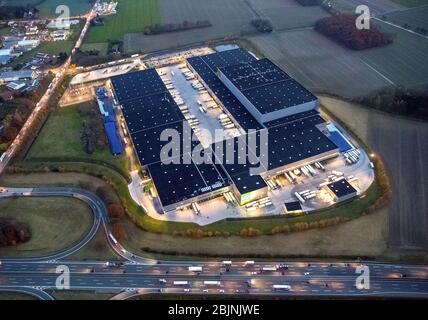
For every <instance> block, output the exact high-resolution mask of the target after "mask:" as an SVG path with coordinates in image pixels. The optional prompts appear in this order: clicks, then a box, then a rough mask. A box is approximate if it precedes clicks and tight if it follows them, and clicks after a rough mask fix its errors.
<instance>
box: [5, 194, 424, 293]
mask: <svg viewBox="0 0 428 320" xmlns="http://www.w3.org/2000/svg"><path fill="white" fill-rule="evenodd" d="M6 189H7V192H3V193H1V194H0V197H13V196H26V197H29V196H37V197H40V196H59V197H62V196H67V197H75V198H78V199H80V200H82V201H85V202H86V203H87V204H88V205H89V206H90V207H91V209H92V211H93V212H94V224H93V227H92V228H91V230H90V232H89V233H88V234H87V235H86V236H85V237H84V238H83V239H82V240H81V241H79V243H78V244H76V245H74V246H73V247H71V248H67V249H65V250H63V251H61V252H57V253H56V254H54V255H50V256H46V257H37V258H31V259H3V260H2V265H1V266H0V288H3V289H5V288H12V287H13V288H21V289H22V290H39V291H40V290H46V289H52V288H55V280H56V278H57V277H58V274H57V273H56V267H57V266H59V265H63V264H66V265H67V266H68V267H69V269H70V272H71V277H70V281H71V288H72V289H73V290H98V289H103V290H111V291H112V292H119V291H125V292H131V293H132V294H131V295H135V294H137V293H138V292H141V293H142V294H144V293H147V292H150V293H152V292H153V290H154V291H155V292H160V291H161V292H165V293H167V292H173V293H177V290H178V292H180V293H182V294H193V293H217V294H223V293H224V294H232V293H243V294H287V295H290V294H291V295H339V296H354V295H358V296H369V295H374V296H378V297H381V296H384V297H391V296H405V297H425V298H427V297H428V288H427V281H426V279H427V278H428V266H423V265H412V266H411V265H395V264H388V263H371V262H364V264H365V265H367V266H368V267H369V268H370V279H371V285H372V286H371V289H370V290H368V291H367V290H363V291H361V290H358V289H357V288H355V279H356V277H357V276H358V275H357V274H356V268H357V267H358V266H359V265H360V264H361V263H360V262H355V261H350V262H340V263H338V262H335V263H327V262H310V263H308V262H295V261H293V262H284V261H255V262H254V265H246V264H245V262H244V261H241V262H237V261H235V262H232V264H231V265H230V266H224V265H223V264H222V262H221V261H216V260H207V261H157V260H153V259H147V258H144V257H139V256H136V255H135V254H133V253H131V252H129V251H127V250H126V249H125V248H124V247H123V246H122V245H121V244H120V243H118V242H117V241H113V240H112V238H110V237H109V236H108V235H109V233H110V230H109V224H108V218H107V211H106V208H105V206H104V204H103V203H102V201H101V200H100V199H99V198H98V197H97V196H95V195H94V194H92V193H90V192H88V191H85V190H81V189H77V188H6ZM100 225H102V226H103V228H104V231H105V235H106V239H107V240H108V242H109V244H110V246H111V247H112V248H113V249H114V250H115V251H116V252H117V253H118V254H119V255H120V256H122V257H123V258H124V259H126V260H128V261H123V262H115V263H109V265H106V263H105V262H87V261H59V260H61V259H63V258H65V257H66V256H68V255H69V254H71V253H73V252H75V251H77V250H79V249H80V248H82V247H83V246H84V245H85V244H86V243H88V242H89V241H90V239H92V237H93V236H94V234H95V233H96V231H97V230H98V229H99V227H100ZM281 263H282V264H286V267H285V268H282V269H280V270H275V271H263V270H262V269H263V268H264V267H273V268H275V269H276V268H277V265H278V264H281ZM189 266H202V267H203V271H202V272H200V273H194V272H191V271H189V270H188V267H189ZM159 279H165V280H166V283H164V284H162V283H161V282H160V281H159ZM178 280H182V281H189V286H188V287H187V288H176V287H175V286H174V284H173V281H178ZM204 280H216V281H221V282H222V286H221V288H207V287H206V286H204V284H203V281H204ZM248 283H250V284H251V285H250V286H249V285H248ZM274 284H289V285H290V286H291V291H289V292H287V291H286V292H275V291H274V289H273V287H272V286H273V285H274ZM28 288H30V289H28ZM185 289H186V291H185ZM187 289H188V290H187ZM147 290H149V291H147ZM171 290H172V291H171ZM126 296H127V295H126ZM119 297H120V296H119Z"/></svg>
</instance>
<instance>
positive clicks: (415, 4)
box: [391, 0, 428, 7]
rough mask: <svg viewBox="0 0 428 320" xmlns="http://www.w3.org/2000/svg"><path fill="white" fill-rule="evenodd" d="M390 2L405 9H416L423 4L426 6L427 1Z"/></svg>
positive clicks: (396, 0) (399, 0)
mask: <svg viewBox="0 0 428 320" xmlns="http://www.w3.org/2000/svg"><path fill="white" fill-rule="evenodd" d="M391 1H392V2H395V3H398V4H401V5H403V6H406V7H418V6H422V5H424V4H428V0H391Z"/></svg>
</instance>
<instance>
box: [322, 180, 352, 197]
mask: <svg viewBox="0 0 428 320" xmlns="http://www.w3.org/2000/svg"><path fill="white" fill-rule="evenodd" d="M328 188H329V189H330V190H331V191H332V192H333V193H334V194H335V195H336V196H337V197H338V198H343V197H346V196H350V195H354V194H357V190H355V188H354V187H353V186H352V185H351V184H350V183H349V182H348V181H346V179H341V180H339V181H336V182H332V183H330V184H328Z"/></svg>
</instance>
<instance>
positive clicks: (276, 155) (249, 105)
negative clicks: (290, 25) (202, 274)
mask: <svg viewBox="0 0 428 320" xmlns="http://www.w3.org/2000/svg"><path fill="white" fill-rule="evenodd" d="M187 66H188V68H189V69H190V70H192V71H193V73H194V74H195V75H196V77H197V78H198V79H199V80H200V81H201V82H202V83H203V84H204V86H205V87H206V89H207V91H208V92H209V93H210V94H211V95H212V96H213V97H214V98H215V99H216V101H218V102H219V103H220V105H221V107H222V108H223V110H224V112H225V113H227V115H228V116H230V118H231V119H233V121H234V122H235V123H236V125H237V126H239V128H240V130H241V131H242V132H243V134H242V135H241V136H237V137H233V138H228V139H225V140H224V141H222V142H221V144H222V148H221V150H227V148H228V147H232V148H234V150H239V148H245V149H246V153H247V154H248V153H251V154H253V155H257V156H258V157H262V156H266V158H267V159H268V161H267V162H266V163H262V166H263V168H262V170H261V171H262V173H261V175H251V174H250V170H249V169H250V168H251V167H252V166H254V164H251V163H250V162H249V161H244V162H242V159H234V160H235V161H230V159H229V158H227V159H226V155H225V154H222V153H220V154H219V152H218V145H219V144H218V143H216V144H214V143H213V144H212V145H211V146H210V147H209V148H208V149H210V151H211V152H212V163H209V164H208V163H207V164H196V163H195V162H194V161H191V162H190V163H189V162H185V163H186V164H164V163H163V162H162V161H161V159H162V156H163V155H162V154H161V150H162V147H163V146H165V144H166V143H167V142H164V141H161V139H160V135H161V132H162V131H163V130H164V129H166V128H168V129H172V128H173V129H176V130H177V131H178V132H179V134H180V136H182V135H184V134H185V132H184V131H185V128H186V127H185V126H183V124H185V123H186V119H185V117H184V116H183V114H182V110H180V108H179V106H178V105H177V104H176V102H175V101H174V99H173V97H172V96H171V94H170V92H169V90H168V89H167V87H166V86H165V84H164V83H163V81H162V79H161V78H160V76H159V74H158V72H157V71H156V70H155V69H148V70H144V71H139V72H134V73H130V74H125V75H120V76H116V77H113V78H112V79H111V82H112V86H113V89H114V93H115V96H116V100H117V101H118V103H119V104H120V106H121V108H122V111H123V114H124V118H125V120H126V123H127V126H128V131H129V133H130V136H131V138H132V141H133V146H134V148H135V152H136V154H137V155H138V157H139V160H140V162H141V165H142V166H143V167H144V168H145V169H147V170H148V172H149V173H150V175H151V177H152V180H153V183H154V185H155V187H156V191H157V193H158V196H159V200H160V202H161V204H162V206H163V209H164V211H170V210H174V209H176V208H177V207H181V206H184V205H189V204H191V203H192V202H194V201H201V200H205V199H209V198H212V197H217V196H219V195H221V194H223V193H225V192H228V191H232V192H233V193H234V195H235V197H236V199H238V203H239V204H241V205H244V204H246V203H248V202H251V201H253V200H257V199H260V198H263V197H265V196H266V195H267V192H268V188H267V184H266V182H265V179H266V178H269V177H273V176H275V175H278V174H280V173H282V172H285V171H286V170H290V169H294V168H296V167H299V166H302V165H305V164H310V163H313V162H316V161H320V160H324V159H329V158H331V157H334V156H336V155H338V154H339V146H338V145H336V144H335V142H333V141H332V140H331V139H330V138H329V136H328V134H326V133H324V132H322V131H321V130H320V129H319V125H320V124H323V123H324V122H325V120H324V119H323V118H322V117H321V116H320V115H319V113H318V99H317V98H316V97H315V96H314V95H313V94H312V93H311V92H309V91H308V90H306V89H305V88H304V87H303V86H302V85H301V84H299V83H298V82H297V81H296V80H295V79H293V78H292V77H290V76H289V75H288V74H287V73H285V72H284V71H283V70H281V69H280V68H279V67H278V66H276V65H275V64H274V63H272V62H271V61H270V60H268V59H260V60H258V59H257V58H255V57H254V56H253V55H251V54H250V53H249V52H247V51H246V50H243V49H234V50H229V51H223V52H216V53H213V54H209V55H206V56H199V57H193V58H189V59H188V60H187ZM250 129H255V130H258V132H261V131H260V130H262V129H265V130H267V132H268V141H267V142H266V143H267V144H268V145H267V146H262V145H260V142H259V143H258V144H256V145H255V146H253V145H249V144H248V143H247V139H246V137H247V136H246V134H245V133H246V132H248V131H249V130H250ZM190 131H191V130H190ZM258 141H260V139H259V140H258ZM336 143H337V142H336ZM196 144H198V142H197V141H195V145H196ZM263 147H267V148H263ZM174 148H176V151H177V152H178V153H179V154H180V158H186V157H189V154H188V150H186V149H185V148H184V147H183V146H182V145H177V146H175V147H174ZM263 150H267V154H260V153H261V152H264V151H263ZM238 155H239V152H236V156H237V157H238Z"/></svg>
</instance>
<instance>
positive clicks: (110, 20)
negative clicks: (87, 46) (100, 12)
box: [86, 0, 161, 43]
mask: <svg viewBox="0 0 428 320" xmlns="http://www.w3.org/2000/svg"><path fill="white" fill-rule="evenodd" d="M160 21H161V17H160V12H159V6H158V0H119V4H118V6H117V14H115V15H112V16H109V17H106V18H104V25H103V26H96V27H91V29H90V30H89V32H88V35H87V39H86V42H89V43H100V42H108V41H109V40H123V36H124V35H125V34H126V33H133V32H143V31H144V28H145V27H146V26H149V25H153V24H156V23H160Z"/></svg>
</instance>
